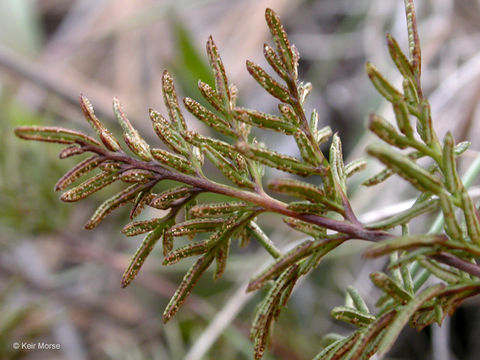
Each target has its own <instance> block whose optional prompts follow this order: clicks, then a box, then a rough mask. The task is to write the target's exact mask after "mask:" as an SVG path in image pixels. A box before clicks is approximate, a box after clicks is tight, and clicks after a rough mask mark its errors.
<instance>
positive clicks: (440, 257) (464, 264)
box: [430, 252, 480, 278]
mask: <svg viewBox="0 0 480 360" xmlns="http://www.w3.org/2000/svg"><path fill="white" fill-rule="evenodd" d="M430 258H432V259H433V260H436V261H438V262H441V263H442V264H445V265H449V266H452V267H454V268H457V269H459V270H462V271H465V272H466V273H468V274H470V275H473V276H476V277H479V278H480V266H478V265H477V264H472V263H471V262H468V261H465V260H463V259H460V258H458V257H456V256H454V255H452V254H448V253H445V252H442V253H440V254H436V255H431V256H430Z"/></svg>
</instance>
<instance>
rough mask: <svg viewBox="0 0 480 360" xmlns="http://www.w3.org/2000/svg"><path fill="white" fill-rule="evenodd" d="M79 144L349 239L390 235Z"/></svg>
mask: <svg viewBox="0 0 480 360" xmlns="http://www.w3.org/2000/svg"><path fill="white" fill-rule="evenodd" d="M82 145H83V146H84V147H85V148H86V150H87V151H91V152H94V153H97V154H99V155H102V156H104V157H105V158H106V159H109V160H116V161H120V162H123V163H126V164H129V165H131V166H132V167H133V168H137V169H144V170H149V171H151V172H153V173H156V174H158V177H159V179H168V180H174V181H178V182H181V183H184V184H187V185H192V186H194V187H197V188H200V189H203V190H205V191H208V192H212V193H216V194H222V195H227V196H231V197H234V198H236V199H239V200H243V201H247V202H250V203H252V204H255V205H258V206H261V207H262V208H263V209H264V210H265V211H269V212H274V213H278V214H282V215H286V216H289V217H293V218H296V219H299V220H303V221H306V222H308V223H311V224H315V225H319V226H322V227H325V228H327V229H330V230H335V231H338V232H340V233H344V234H347V235H349V236H350V237H351V238H355V239H361V240H368V241H379V240H382V239H384V238H386V237H388V236H390V235H389V234H388V233H386V232H383V231H379V230H369V229H366V228H365V227H364V226H363V225H362V224H359V223H351V222H349V221H340V220H335V219H330V218H325V217H322V216H317V215H311V214H299V213H297V212H295V211H292V210H290V209H288V208H287V204H285V203H284V202H281V201H279V200H277V199H274V198H272V197H270V196H269V195H268V194H266V193H254V192H251V191H245V190H240V189H235V188H232V187H230V186H227V185H223V184H219V183H216V182H213V181H210V180H208V179H205V178H200V177H194V176H190V175H185V174H182V173H177V172H173V171H170V170H168V169H166V168H165V167H163V166H161V165H160V164H159V163H158V162H156V161H150V162H144V161H140V160H137V159H134V158H132V157H130V156H128V155H126V154H125V153H122V152H116V153H112V152H109V151H107V150H105V149H103V148H101V147H98V146H94V145H90V144H85V143H83V144H82Z"/></svg>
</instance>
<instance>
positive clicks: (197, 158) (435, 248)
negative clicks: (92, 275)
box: [15, 0, 480, 359]
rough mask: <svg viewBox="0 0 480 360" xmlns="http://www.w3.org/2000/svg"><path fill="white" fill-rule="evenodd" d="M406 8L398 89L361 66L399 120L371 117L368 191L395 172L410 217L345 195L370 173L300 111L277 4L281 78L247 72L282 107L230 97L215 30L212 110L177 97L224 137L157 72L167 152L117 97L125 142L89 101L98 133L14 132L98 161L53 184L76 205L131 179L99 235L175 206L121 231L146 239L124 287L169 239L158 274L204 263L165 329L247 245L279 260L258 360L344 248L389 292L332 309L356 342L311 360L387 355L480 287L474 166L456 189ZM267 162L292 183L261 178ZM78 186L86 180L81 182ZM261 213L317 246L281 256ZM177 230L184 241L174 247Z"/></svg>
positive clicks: (260, 328) (261, 324)
mask: <svg viewBox="0 0 480 360" xmlns="http://www.w3.org/2000/svg"><path fill="white" fill-rule="evenodd" d="M405 9H406V16H407V25H408V39H409V51H408V55H405V54H404V52H402V50H401V48H400V46H399V44H398V43H397V41H396V40H395V39H394V38H393V37H392V36H390V35H387V45H388V50H389V53H390V56H391V58H392V60H393V62H394V63H395V65H396V67H397V69H398V71H399V72H400V74H401V75H402V77H403V82H402V89H397V88H395V87H394V86H393V85H392V84H391V83H390V82H389V81H388V80H387V79H386V78H385V77H384V76H382V74H381V73H380V72H379V71H378V70H377V69H376V68H375V67H374V66H373V65H371V64H367V66H366V70H367V74H368V76H369V78H370V80H371V82H372V84H373V85H374V86H375V88H376V89H377V90H378V92H379V93H380V95H381V96H382V97H383V98H385V99H386V100H388V101H389V102H390V103H391V105H392V107H393V110H394V114H395V122H396V127H395V126H394V125H392V124H391V123H390V122H389V121H387V120H385V119H384V118H382V117H380V116H378V115H376V114H372V115H370V120H369V129H370V130H371V131H372V132H373V133H374V134H375V135H377V136H378V138H379V139H381V140H382V141H383V143H380V144H371V145H370V146H369V147H368V149H367V152H368V154H369V155H370V156H372V157H374V158H376V159H378V160H379V161H380V162H381V163H383V164H384V165H385V169H384V170H383V171H381V172H380V173H379V174H377V175H376V176H374V177H372V178H371V179H369V180H367V181H366V182H365V183H364V185H366V186H373V185H375V184H378V183H379V182H381V181H384V180H386V179H387V178H388V177H390V176H391V175H397V176H400V177H402V178H404V179H405V180H406V181H408V182H409V183H410V184H411V185H412V186H413V187H414V188H416V189H417V190H418V196H417V200H416V202H415V203H414V205H413V206H412V207H411V208H410V209H408V210H406V211H404V212H402V213H399V214H396V215H394V216H391V217H389V218H387V219H384V220H382V221H379V222H376V223H369V224H364V223H362V222H360V221H359V220H358V218H357V216H356V214H355V213H354V211H353V210H352V207H351V206H350V201H349V198H348V196H347V179H348V178H349V177H350V176H352V175H353V174H355V173H356V172H358V171H360V170H362V169H363V168H364V166H365V162H364V161H363V160H356V161H353V162H351V163H349V164H344V161H343V157H342V144H341V140H340V137H339V136H338V134H332V131H331V129H330V128H329V127H325V128H318V115H317V112H316V111H315V110H313V111H312V112H311V113H306V111H305V108H304V104H305V101H306V98H307V96H308V94H309V92H310V91H311V85H310V84H309V83H303V82H301V81H299V79H298V61H299V53H298V51H297V49H296V48H295V46H294V45H293V44H291V43H290V41H289V39H288V37H287V34H286V32H285V30H284V28H283V27H282V24H281V22H280V19H279V18H278V16H277V15H276V14H275V12H274V11H273V10H271V9H267V10H266V13H265V15H266V21H267V24H268V27H269V29H270V32H271V35H272V38H273V45H274V46H273V47H272V46H270V45H265V46H264V49H263V50H264V55H265V58H266V60H267V62H268V63H269V65H270V66H271V68H272V69H273V71H274V72H275V73H276V75H277V77H276V78H274V77H273V76H272V75H270V74H269V73H268V72H267V71H266V70H264V69H263V68H261V67H260V66H259V65H257V64H255V63H253V62H250V61H247V70H248V72H249V73H250V75H251V76H252V77H253V78H254V79H255V80H256V81H257V82H258V84H259V85H260V86H262V87H263V89H264V90H265V91H267V92H268V93H269V94H270V95H272V96H273V97H275V98H276V99H277V100H278V102H279V104H278V113H277V114H267V113H263V112H260V111H256V110H253V109H248V108H243V107H239V106H238V105H237V103H236V99H237V88H236V87H235V86H234V85H233V84H231V83H230V82H229V80H228V77H227V75H226V71H225V68H224V65H223V63H222V60H221V58H220V55H219V52H218V49H217V47H216V45H215V43H214V41H213V39H212V38H211V37H210V38H209V39H208V42H207V54H208V59H209V63H210V66H211V68H212V71H213V74H214V79H215V87H214V88H213V87H211V86H209V85H208V84H206V83H203V82H201V81H199V83H198V88H199V90H200V92H201V94H202V95H203V97H204V99H205V100H206V102H207V103H208V104H209V105H210V108H207V107H205V106H203V105H201V104H200V103H199V102H198V101H196V100H194V99H191V98H185V99H183V105H184V108H185V109H186V110H187V111H188V112H189V113H191V114H192V115H193V116H194V117H195V118H197V119H198V120H200V121H201V122H203V123H204V124H205V125H207V126H208V127H210V128H211V129H213V130H214V131H215V132H218V133H219V134H221V136H220V135H219V138H220V139H221V140H220V139H219V138H213V137H209V136H205V135H201V134H199V133H198V132H195V131H192V130H189V128H188V123H187V121H186V119H185V116H184V110H182V108H181V106H180V103H179V100H178V97H177V94H176V91H175V86H174V83H173V79H172V77H171V76H170V74H169V73H168V72H167V71H165V72H164V74H163V96H164V100H165V104H166V107H167V109H168V114H167V117H164V116H163V115H162V114H160V113H158V112H157V111H154V110H150V119H151V121H152V125H153V129H154V131H155V133H156V134H157V135H158V137H159V138H160V139H161V140H162V142H163V144H164V145H165V148H163V149H161V148H154V147H152V146H151V145H150V144H148V143H147V142H146V141H145V140H144V139H143V138H142V136H141V135H140V134H139V132H138V131H137V130H136V129H135V127H134V126H133V125H132V124H131V122H130V121H129V120H128V118H127V116H126V114H125V113H124V111H123V110H122V107H121V105H120V102H119V101H118V100H117V99H114V101H113V111H114V113H115V116H116V118H117V119H118V122H119V123H120V126H121V127H122V129H123V143H124V144H122V143H121V141H119V140H118V139H116V138H115V137H114V136H113V135H112V133H111V132H110V131H109V130H108V129H107V128H106V127H105V126H104V124H103V123H102V122H101V121H100V120H99V119H98V118H97V117H96V115H95V113H94V110H93V107H92V105H91V103H90V102H89V100H88V99H87V98H86V97H85V96H83V95H82V96H80V106H81V109H82V111H83V114H84V115H85V118H86V120H87V121H88V122H89V124H90V125H91V126H92V128H93V130H94V131H95V135H96V137H92V136H90V135H86V134H83V133H81V132H78V131H73V130H68V129H62V128H58V127H38V126H24V127H19V128H16V129H15V133H16V135H17V136H18V137H20V138H22V139H26V140H37V141H46V142H54V143H60V144H65V145H67V146H66V147H65V148H64V149H63V150H62V151H61V152H60V158H62V159H64V158H68V157H71V156H78V155H81V154H84V153H89V154H90V156H89V157H87V158H86V159H84V160H83V161H81V162H79V163H78V165H76V166H75V167H74V168H72V169H71V170H70V171H68V172H67V173H66V174H65V175H64V176H63V177H62V178H61V179H60V180H59V181H58V182H57V184H56V185H55V190H57V191H63V190H66V191H65V192H64V193H63V194H62V195H61V199H62V200H63V201H66V202H74V201H78V200H81V199H83V198H86V197H87V196H89V195H91V194H93V193H95V192H97V191H99V190H100V189H102V188H104V187H107V186H109V185H110V184H112V183H114V182H123V183H125V188H124V190H122V191H120V192H118V193H117V194H116V195H114V196H113V197H111V198H109V199H107V200H106V201H105V202H104V203H103V204H101V205H100V206H99V207H98V209H97V210H96V211H95V213H94V214H93V216H92V217H91V219H90V220H89V221H88V222H87V223H86V225H85V228H86V229H93V228H95V227H96V226H98V225H99V224H100V222H101V221H102V220H103V219H104V218H105V217H106V216H107V215H108V214H109V213H111V212H112V211H114V210H115V209H117V208H119V207H120V206H123V205H127V204H129V205H131V211H130V218H131V219H132V220H133V219H134V218H135V217H136V216H138V215H139V214H140V213H141V212H142V210H143V209H144V208H145V207H153V208H156V209H162V210H167V211H168V212H167V213H166V215H165V216H163V217H160V218H153V219H149V220H145V221H132V222H131V223H129V224H127V225H126V226H125V227H124V228H123V229H122V232H123V233H124V234H125V235H126V236H134V235H139V234H146V236H145V238H144V240H143V242H142V243H141V244H140V245H139V247H138V250H137V251H136V252H135V254H134V255H133V257H132V260H131V262H130V264H129V265H128V267H127V269H126V270H125V273H124V274H123V277H122V286H123V287H126V286H128V285H129V284H130V283H131V282H132V280H134V278H135V276H136V275H137V274H138V272H139V271H140V269H141V267H142V265H143V264H144V262H145V260H146V258H147V257H148V255H149V254H150V252H151V251H152V249H153V247H154V246H155V245H156V244H157V242H159V241H160V240H161V241H162V245H161V246H162V247H163V254H164V261H163V264H164V265H168V266H169V265H173V264H175V263H177V262H179V261H182V260H183V259H185V258H189V257H195V258H196V261H195V263H194V264H193V265H192V266H191V268H190V269H189V270H188V271H187V273H186V274H185V276H184V278H183V280H182V281H181V283H180V285H179V287H178V289H177V291H176V292H175V294H173V296H172V298H171V300H170V302H169V304H168V305H167V307H166V309H165V311H164V313H163V320H164V321H165V322H167V321H168V320H170V319H171V318H172V317H173V316H174V315H175V314H176V313H177V311H178V310H179V309H180V307H181V306H182V304H183V303H184V301H185V299H186V298H187V297H188V295H189V294H190V292H191V291H192V289H193V287H194V286H195V283H196V282H197V280H198V279H199V278H200V277H201V276H202V274H203V273H204V272H205V270H206V269H207V268H209V267H210V266H215V271H214V279H219V278H220V277H221V276H222V274H223V273H224V271H225V268H226V266H227V261H228V254H229V249H230V247H231V246H232V243H233V242H235V241H238V242H239V245H240V246H244V245H245V244H247V243H248V242H249V241H250V240H251V239H254V240H255V241H257V242H258V243H259V244H260V245H261V246H262V247H263V248H264V249H265V250H266V251H267V252H268V253H269V254H270V255H271V256H272V258H273V259H272V263H271V265H270V266H268V267H267V268H266V269H259V270H260V272H259V273H258V275H256V276H255V277H254V278H253V279H251V281H250V283H249V285H248V288H247V291H257V290H259V289H262V288H264V289H266V290H267V291H266V296H265V298H264V299H263V301H262V302H261V304H259V306H258V310H257V312H256V314H255V317H254V320H253V325H252V328H251V338H252V340H253V343H254V345H253V346H254V358H255V359H260V358H262V356H263V354H264V352H265V349H266V347H267V344H268V339H269V336H270V335H271V334H270V333H271V328H272V324H273V322H274V321H275V320H276V319H277V318H278V316H279V314H280V312H281V310H282V308H283V307H284V306H285V305H286V304H287V302H288V299H289V297H290V295H291V293H292V291H293V289H294V287H295V284H296V283H297V281H298V280H299V278H301V277H302V276H305V275H306V274H308V273H310V272H311V271H312V270H313V269H315V268H316V267H317V266H318V264H319V263H320V262H321V260H322V259H323V258H324V257H325V256H326V255H327V254H328V253H329V252H330V251H332V250H333V249H335V248H336V247H338V246H340V245H343V244H344V243H346V242H348V241H351V240H355V239H359V240H367V241H370V242H372V243H373V245H372V246H371V247H370V248H369V249H368V250H367V252H366V254H365V255H366V256H367V257H379V256H384V255H389V256H390V263H389V266H388V268H387V270H386V272H383V271H377V272H374V273H372V274H371V275H370V277H371V281H372V282H373V284H374V285H375V286H376V287H378V288H379V289H381V290H382V292H383V295H382V296H381V297H380V299H379V300H378V302H377V304H376V306H377V310H376V311H375V312H371V311H370V309H368V307H367V306H366V304H365V302H364V300H363V299H362V298H361V296H360V295H359V293H358V292H357V291H356V290H355V289H354V288H353V287H349V288H348V289H347V296H346V303H345V305H344V306H339V307H335V308H334V309H333V310H332V315H333V317H334V318H336V319H339V320H343V321H346V322H348V323H350V324H353V325H354V326H355V327H356V330H355V331H354V332H353V333H352V334H351V335H349V336H347V337H338V336H335V337H330V338H329V339H330V342H329V343H328V346H326V347H325V348H324V349H323V350H321V349H319V350H321V352H320V353H319V354H318V355H317V356H316V357H315V359H369V358H370V357H371V356H373V355H374V354H377V355H378V356H382V355H384V354H386V353H387V352H388V351H389V349H390V348H391V347H392V345H393V343H394V341H395V339H396V338H397V337H398V335H399V333H400V331H401V330H402V328H403V327H404V326H406V325H407V324H408V325H410V326H412V327H415V328H417V329H422V328H424V327H425V326H428V325H430V324H432V323H438V324H441V323H442V321H443V319H444V317H445V316H446V315H447V314H452V313H453V312H454V310H455V309H456V307H458V305H459V304H461V303H462V301H463V300H465V299H466V298H468V297H471V296H474V295H477V294H478V293H479V292H480V279H479V277H480V266H478V265H477V263H476V259H477V258H478V257H479V256H480V220H479V213H478V211H477V209H476V207H475V204H474V202H473V201H472V199H471V198H470V196H469V194H468V192H467V187H468V186H469V185H470V183H471V182H472V179H473V176H472V173H471V172H470V173H469V174H467V175H466V178H465V179H463V180H462V179H461V177H460V175H459V173H458V171H457V168H456V158H457V157H458V156H459V155H461V154H462V153H463V152H464V151H465V150H466V149H467V148H468V146H469V144H468V143H465V142H463V143H458V144H456V143H455V141H454V138H453V136H452V134H451V133H447V134H446V135H445V137H444V139H443V140H440V139H439V138H438V136H437V134H436V133H435V130H434V128H433V125H432V118H431V114H430V105H429V102H428V99H427V98H426V97H425V96H424V94H423V92H422V87H421V50H420V42H419V37H418V31H417V25H416V19H415V10H414V4H413V0H405ZM276 79H280V81H278V80H276ZM253 127H257V128H263V129H267V130H271V131H276V132H280V133H283V134H285V135H286V136H291V137H293V138H294V139H295V141H296V144H297V145H298V149H299V151H300V154H301V158H296V157H292V156H289V155H286V154H282V153H280V152H277V151H274V150H272V149H269V148H268V147H267V146H266V145H265V144H263V143H262V142H260V141H259V140H257V139H256V138H255V137H254V136H253V135H252V133H251V130H252V128H253ZM330 139H331V140H330ZM327 141H330V146H329V152H328V154H324V153H323V152H322V151H321V149H320V145H321V144H323V143H326V142H327ZM399 150H403V151H399ZM205 158H206V159H205ZM420 158H428V159H430V165H429V166H427V167H425V166H422V165H420V164H419V163H418V162H417V160H418V159H420ZM205 160H207V161H209V162H210V163H211V164H213V165H214V166H215V167H216V168H217V169H218V170H219V171H220V172H221V173H222V174H223V176H224V180H225V181H224V182H218V181H214V180H212V179H211V178H210V177H209V176H208V174H206V173H205V172H204V162H205ZM265 167H270V168H275V169H278V170H280V171H281V172H284V173H286V174H288V175H289V176H285V177H279V178H276V179H274V180H272V181H269V182H268V183H266V184H265V183H264V181H263V174H264V168H265ZM477 168H478V166H476V167H475V169H477ZM82 177H87V180H84V181H83V182H81V183H79V184H77V185H74V184H76V183H77V181H78V180H80V178H82ZM313 177H315V179H317V178H321V184H318V181H317V183H314V181H313V180H312V181H308V180H309V179H312V178H313ZM302 178H303V179H302ZM165 180H173V181H174V182H176V183H177V184H178V185H177V186H174V187H171V188H168V189H167V190H165V191H163V192H160V193H157V192H156V188H157V184H159V183H160V182H162V181H165ZM67 189H68V190H67ZM205 192H209V193H215V194H222V195H226V196H228V197H230V198H231V200H230V201H226V202H221V203H218V202H216V203H210V202H207V203H206V202H201V201H199V200H198V195H199V194H201V193H205ZM277 194H279V195H281V196H282V198H283V197H284V196H285V195H287V196H289V197H290V198H291V199H292V200H291V201H290V202H284V201H280V200H278V199H277V198H276V197H275V196H274V195H277ZM437 209H440V211H441V215H442V218H441V221H437V222H436V223H435V224H434V225H433V226H432V228H431V230H430V231H429V232H428V233H426V234H409V233H408V227H407V224H408V223H409V222H410V221H411V220H412V219H414V218H416V217H418V216H420V215H422V214H424V213H427V212H433V211H435V210H437ZM266 212H270V213H275V214H278V215H280V216H282V219H283V221H284V222H285V226H289V227H291V228H293V229H295V230H297V231H299V232H302V233H304V234H306V235H307V236H308V237H309V240H306V241H304V242H302V243H300V244H299V245H298V246H296V247H294V248H293V249H291V250H289V251H287V252H281V251H280V250H279V249H278V248H277V247H276V246H275V243H274V241H272V240H270V239H269V238H268V236H267V235H266V234H265V233H264V232H263V231H262V229H261V226H260V225H259V224H258V223H257V217H258V215H260V214H262V213H266ZM442 219H443V220H442ZM396 227H401V229H402V235H401V236H396V235H393V234H392V232H391V230H393V229H394V228H396ZM205 234H207V236H205ZM180 237H187V238H189V239H190V240H191V242H190V243H188V244H187V245H184V246H176V245H175V242H176V239H177V238H180ZM214 262H215V265H213V263H214ZM431 275H433V277H432V279H431V281H430V282H429V283H428V286H426V285H425V282H426V280H427V279H428V278H429V277H430V276H431Z"/></svg>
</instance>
